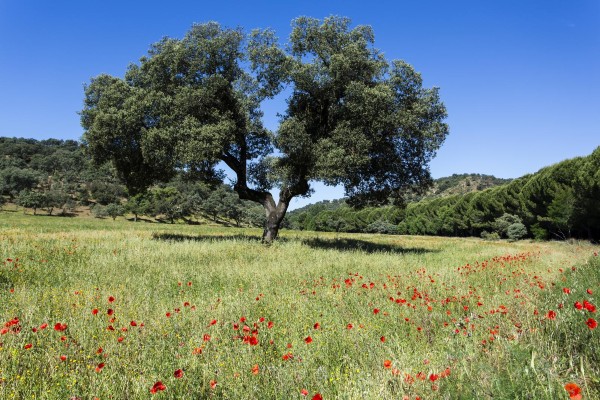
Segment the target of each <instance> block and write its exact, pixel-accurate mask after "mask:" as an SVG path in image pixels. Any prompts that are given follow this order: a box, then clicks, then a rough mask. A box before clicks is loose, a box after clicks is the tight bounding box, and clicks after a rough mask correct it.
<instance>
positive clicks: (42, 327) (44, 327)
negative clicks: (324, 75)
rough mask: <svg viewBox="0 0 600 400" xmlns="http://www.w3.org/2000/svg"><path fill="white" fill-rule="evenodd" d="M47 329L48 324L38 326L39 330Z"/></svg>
mask: <svg viewBox="0 0 600 400" xmlns="http://www.w3.org/2000/svg"><path fill="white" fill-rule="evenodd" d="M47 327H48V324H47V323H43V324H41V325H40V330H44V329H46V328H47Z"/></svg>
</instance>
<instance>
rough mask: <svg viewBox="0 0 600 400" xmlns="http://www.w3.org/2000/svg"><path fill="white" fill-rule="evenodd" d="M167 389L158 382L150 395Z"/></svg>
mask: <svg viewBox="0 0 600 400" xmlns="http://www.w3.org/2000/svg"><path fill="white" fill-rule="evenodd" d="M166 388H167V387H166V386H165V385H164V384H163V383H162V382H161V381H158V382H156V383H155V384H154V386H152V389H150V393H152V394H155V393H158V392H160V391H162V390H165V389H166Z"/></svg>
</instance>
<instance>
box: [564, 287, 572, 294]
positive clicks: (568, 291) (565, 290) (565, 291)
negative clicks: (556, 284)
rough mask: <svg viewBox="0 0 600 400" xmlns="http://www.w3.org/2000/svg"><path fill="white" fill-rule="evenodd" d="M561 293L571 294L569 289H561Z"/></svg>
mask: <svg viewBox="0 0 600 400" xmlns="http://www.w3.org/2000/svg"><path fill="white" fill-rule="evenodd" d="M563 292H564V293H566V294H571V289H569V288H563Z"/></svg>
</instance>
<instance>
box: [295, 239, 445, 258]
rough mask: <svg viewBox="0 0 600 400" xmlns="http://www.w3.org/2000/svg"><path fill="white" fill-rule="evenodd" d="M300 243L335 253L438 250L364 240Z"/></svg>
mask: <svg viewBox="0 0 600 400" xmlns="http://www.w3.org/2000/svg"><path fill="white" fill-rule="evenodd" d="M302 243H303V244H305V245H307V246H309V247H312V248H314V249H323V250H337V251H361V252H364V253H368V254H372V253H392V254H426V253H437V252H439V250H431V249H424V248H421V247H402V246H399V245H394V244H384V243H373V242H369V241H366V240H359V239H348V238H337V239H331V240H329V239H321V238H314V239H303V240H302Z"/></svg>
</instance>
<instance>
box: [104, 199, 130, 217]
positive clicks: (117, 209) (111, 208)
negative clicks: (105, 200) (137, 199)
mask: <svg viewBox="0 0 600 400" xmlns="http://www.w3.org/2000/svg"><path fill="white" fill-rule="evenodd" d="M104 211H105V213H106V215H107V216H109V217H111V218H112V219H113V221H114V220H115V219H117V217H122V216H123V215H124V214H125V207H123V206H122V205H121V204H118V203H110V204H108V205H107V206H106V207H104Z"/></svg>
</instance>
